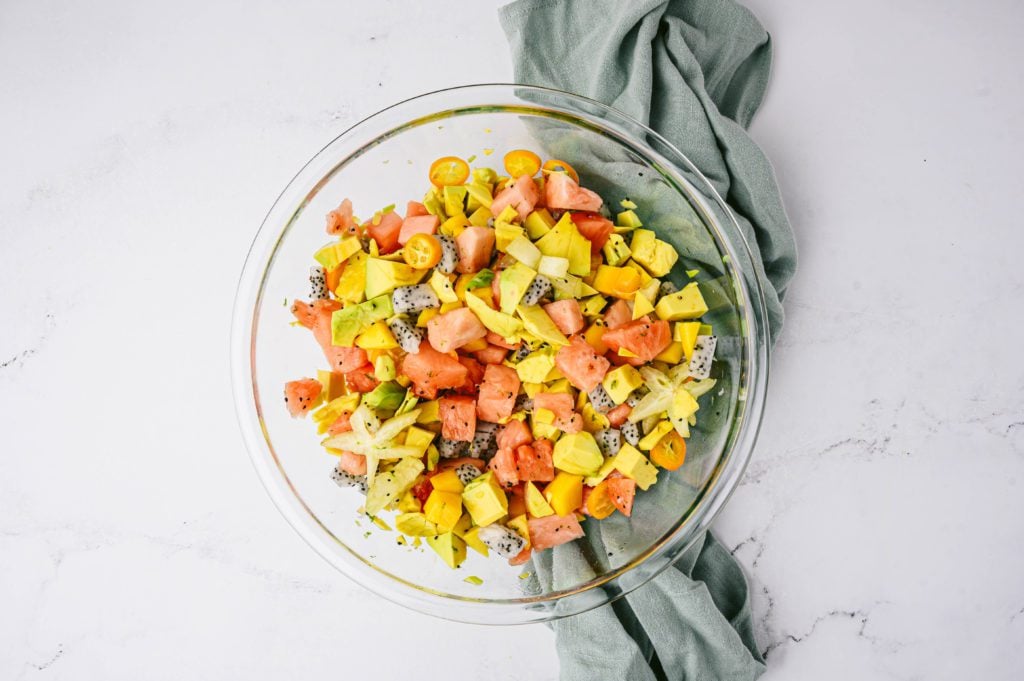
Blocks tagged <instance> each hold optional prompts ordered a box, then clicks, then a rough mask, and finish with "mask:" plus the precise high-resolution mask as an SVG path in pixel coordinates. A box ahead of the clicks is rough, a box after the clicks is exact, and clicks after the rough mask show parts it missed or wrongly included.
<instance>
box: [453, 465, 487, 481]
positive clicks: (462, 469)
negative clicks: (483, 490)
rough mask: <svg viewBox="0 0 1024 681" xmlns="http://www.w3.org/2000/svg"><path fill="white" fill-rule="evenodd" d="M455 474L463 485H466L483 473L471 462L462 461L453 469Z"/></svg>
mask: <svg viewBox="0 0 1024 681" xmlns="http://www.w3.org/2000/svg"><path fill="white" fill-rule="evenodd" d="M455 475H457V476H459V480H460V481H461V482H462V484H463V485H468V484H469V483H471V482H473V481H474V480H476V479H477V478H479V477H480V476H481V475H483V473H481V472H480V469H479V468H477V467H476V466H474V465H473V464H471V463H464V464H461V465H459V466H458V467H457V468H456V469H455Z"/></svg>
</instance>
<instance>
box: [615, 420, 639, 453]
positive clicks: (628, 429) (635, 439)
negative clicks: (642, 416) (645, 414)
mask: <svg viewBox="0 0 1024 681" xmlns="http://www.w3.org/2000/svg"><path fill="white" fill-rule="evenodd" d="M619 432H620V433H622V438H623V439H624V440H625V441H626V442H628V443H629V444H631V445H633V446H634V447H636V446H637V445H638V444H640V426H639V425H638V424H636V423H633V422H632V421H626V422H625V423H623V424H622V425H621V426H620V427H619Z"/></svg>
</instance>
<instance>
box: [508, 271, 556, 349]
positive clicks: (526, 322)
mask: <svg viewBox="0 0 1024 681" xmlns="http://www.w3.org/2000/svg"><path fill="white" fill-rule="evenodd" d="M502 278H504V275H502ZM502 295H503V296H504V294H502ZM516 311H517V312H518V313H519V318H520V319H522V320H523V326H524V327H526V330H527V331H528V332H530V333H532V334H533V335H534V336H536V337H537V338H539V339H541V340H543V341H546V342H547V343H550V344H551V345H552V346H553V347H556V348H557V347H561V346H563V345H568V344H569V339H567V338H566V337H565V335H564V334H563V333H562V332H561V331H559V330H558V327H557V326H555V323H554V322H553V321H551V317H549V316H548V313H547V312H545V311H544V310H543V309H542V308H540V307H537V306H536V305H520V306H518V307H517V308H516Z"/></svg>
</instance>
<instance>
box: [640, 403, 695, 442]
mask: <svg viewBox="0 0 1024 681" xmlns="http://www.w3.org/2000/svg"><path fill="white" fill-rule="evenodd" d="M682 392H684V393H685V392H686V391H685V390H683V391H682ZM686 394H687V395H689V394H690V393H686ZM671 431H672V424H671V423H669V422H668V421H659V422H658V425H656V426H655V427H654V429H653V430H651V432H649V433H647V435H644V436H643V437H642V438H640V442H639V443H638V444H637V447H639V448H640V449H642V450H644V451H648V452H649V451H651V450H652V449H654V445H656V444H658V443H659V442H661V438H663V437H665V436H666V435H668V434H669V433H670V432H671Z"/></svg>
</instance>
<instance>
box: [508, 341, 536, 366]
mask: <svg viewBox="0 0 1024 681" xmlns="http://www.w3.org/2000/svg"><path fill="white" fill-rule="evenodd" d="M531 352H533V349H532V348H531V347H530V346H529V344H527V343H523V344H522V345H520V346H519V349H518V350H516V352H515V354H514V355H512V361H513V362H521V361H523V360H524V359H526V356H527V355H529V354H530V353H531Z"/></svg>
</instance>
